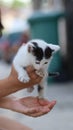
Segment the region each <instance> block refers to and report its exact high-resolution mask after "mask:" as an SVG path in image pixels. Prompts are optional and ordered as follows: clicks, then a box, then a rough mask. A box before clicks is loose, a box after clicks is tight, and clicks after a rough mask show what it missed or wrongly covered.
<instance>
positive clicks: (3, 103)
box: [0, 96, 16, 109]
mask: <svg viewBox="0 0 73 130" xmlns="http://www.w3.org/2000/svg"><path fill="white" fill-rule="evenodd" d="M15 99H16V98H15V97H13V96H7V97H4V98H1V99H0V108H4V109H12V106H13V100H15Z"/></svg>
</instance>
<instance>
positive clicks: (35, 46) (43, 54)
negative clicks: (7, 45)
mask: <svg viewBox="0 0 73 130" xmlns="http://www.w3.org/2000/svg"><path fill="white" fill-rule="evenodd" d="M59 49H60V47H59V46H58V45H53V44H48V43H46V42H45V41H43V40H40V39H33V40H30V41H29V42H28V43H27V44H23V45H22V46H21V47H20V48H19V50H18V52H17V54H16V56H15V57H14V60H13V65H14V67H15V69H16V71H17V73H18V80H19V81H21V82H24V83H26V82H28V81H29V80H30V78H29V76H28V74H27V71H26V67H27V66H29V65H31V66H33V67H34V68H35V69H36V73H37V74H38V75H40V76H42V77H43V78H42V81H41V82H40V83H39V84H38V96H39V98H44V82H45V81H46V80H45V79H46V78H47V71H48V67H49V65H50V62H51V60H52V57H53V54H54V53H56V52H57V51H58V50H59ZM28 90H29V91H32V90H33V87H31V88H28Z"/></svg>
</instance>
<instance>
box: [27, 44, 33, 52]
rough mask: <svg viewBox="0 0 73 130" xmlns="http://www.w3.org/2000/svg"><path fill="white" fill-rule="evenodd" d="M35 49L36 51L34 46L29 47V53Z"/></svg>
mask: <svg viewBox="0 0 73 130" xmlns="http://www.w3.org/2000/svg"><path fill="white" fill-rule="evenodd" d="M33 49H34V47H33V46H32V45H28V52H29V53H31V52H33Z"/></svg>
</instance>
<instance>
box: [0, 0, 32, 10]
mask: <svg viewBox="0 0 73 130" xmlns="http://www.w3.org/2000/svg"><path fill="white" fill-rule="evenodd" d="M28 4H30V2H25V1H24V2H22V1H19V0H13V2H11V3H10V2H9V3H8V1H6V2H5V1H3V0H0V6H1V5H4V6H10V7H14V8H18V7H25V6H27V5H28Z"/></svg>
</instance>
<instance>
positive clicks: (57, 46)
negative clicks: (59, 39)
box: [48, 44, 60, 52]
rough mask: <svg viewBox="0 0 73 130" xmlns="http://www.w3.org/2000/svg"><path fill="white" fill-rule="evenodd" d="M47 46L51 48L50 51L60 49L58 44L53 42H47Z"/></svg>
mask: <svg viewBox="0 0 73 130" xmlns="http://www.w3.org/2000/svg"><path fill="white" fill-rule="evenodd" d="M48 46H49V47H50V48H51V50H52V52H57V51H59V50H60V46H59V45H54V44H48Z"/></svg>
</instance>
